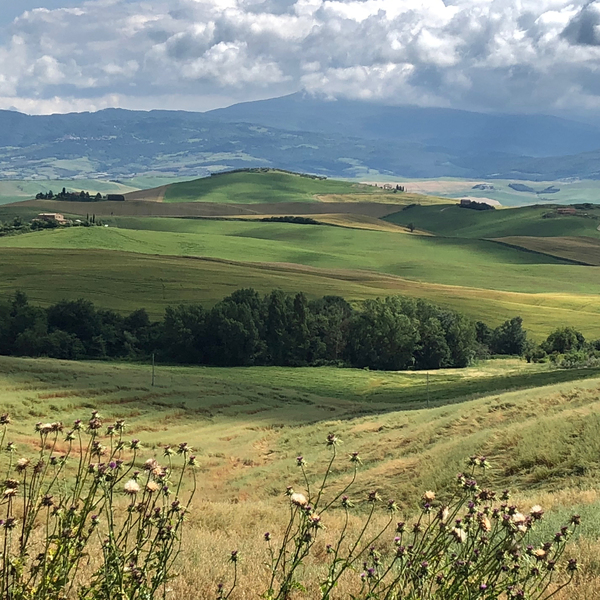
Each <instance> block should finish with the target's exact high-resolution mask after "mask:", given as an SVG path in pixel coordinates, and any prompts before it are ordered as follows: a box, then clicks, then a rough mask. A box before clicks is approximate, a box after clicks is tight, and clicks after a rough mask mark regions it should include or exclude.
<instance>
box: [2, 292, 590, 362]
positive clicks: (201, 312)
mask: <svg viewBox="0 0 600 600" xmlns="http://www.w3.org/2000/svg"><path fill="white" fill-rule="evenodd" d="M579 335H580V334H579ZM555 337H556V336H555ZM549 339H550V338H549ZM557 339H558V338H557ZM561 339H562V338H561ZM580 347H581V345H579V346H577V348H580ZM547 348H548V350H550V346H547ZM599 349H600V345H599ZM528 352H529V353H533V354H535V352H541V350H540V347H537V346H535V345H534V344H532V343H531V342H530V341H529V340H528V338H527V333H526V331H525V330H524V329H523V322H522V319H521V318H520V317H514V318H513V319H510V320H508V321H506V322H505V323H503V324H502V325H500V326H499V327H496V328H495V329H492V328H490V327H488V326H487V325H485V324H484V323H481V322H473V321H472V320H471V319H469V318H468V317H467V316H465V315H463V314H461V313H459V312H456V311H452V310H448V309H445V308H441V307H439V306H436V305H435V304H432V303H430V302H427V301H425V300H414V299H410V298H404V297H399V296H393V297H388V298H383V299H376V300H367V301H365V302H363V303H361V304H360V305H359V306H353V305H351V304H350V303H348V302H347V301H346V300H345V299H343V298H341V297H338V296H324V297H322V298H318V299H316V300H309V299H308V298H307V296H306V295H305V294H303V293H298V294H295V295H290V294H286V293H284V292H282V291H280V290H273V291H272V292H270V293H269V294H266V295H261V294H259V293H258V292H257V291H255V290H253V289H241V290H238V291H236V292H234V293H233V294H231V295H230V296H228V297H227V298H225V299H223V300H221V301H220V302H218V303H217V304H216V305H214V306H213V307H212V308H205V307H203V306H201V305H199V304H192V305H179V306H169V307H167V308H166V310H165V315H164V318H163V319H162V320H161V321H152V320H151V319H150V318H149V316H148V313H147V312H146V311H145V310H144V309H139V310H136V311H134V312H132V313H131V314H129V315H122V314H120V313H118V312H116V311H113V310H108V309H97V308H96V307H95V306H94V305H93V304H92V302H90V301H88V300H84V299H79V300H63V301H60V302H58V303H56V304H54V305H52V306H50V307H48V308H41V307H38V306H34V305H32V304H30V302H29V301H28V299H27V296H26V295H25V294H24V293H22V292H17V293H16V294H15V295H14V297H12V298H11V299H10V300H9V301H5V302H3V303H0V354H4V355H15V356H33V357H37V356H48V357H52V358H61V359H71V360H77V359H89V358H93V359H105V358H114V359H131V360H145V359H147V358H148V357H149V356H150V355H152V354H154V355H155V357H156V360H157V361H162V362H169V363H178V364H198V365H215V366H250V365H279V366H318V365H339V366H350V367H359V368H371V369H381V370H404V369H440V368H446V367H466V366H467V365H469V364H470V363H471V362H472V361H473V360H475V359H477V358H485V357H487V356H489V355H490V354H510V355H525V354H527V353H528ZM544 352H545V351H544ZM528 358H529V359H532V357H529V356H528ZM538 358H539V357H538Z"/></svg>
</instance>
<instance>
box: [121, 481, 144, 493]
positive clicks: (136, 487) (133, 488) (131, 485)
mask: <svg viewBox="0 0 600 600" xmlns="http://www.w3.org/2000/svg"><path fill="white" fill-rule="evenodd" d="M124 490H125V493H126V494H129V495H130V496H135V495H136V494H137V493H138V492H139V491H140V484H139V483H138V482H137V481H136V480H135V479H130V480H129V481H128V482H127V483H126V484H125V486H124Z"/></svg>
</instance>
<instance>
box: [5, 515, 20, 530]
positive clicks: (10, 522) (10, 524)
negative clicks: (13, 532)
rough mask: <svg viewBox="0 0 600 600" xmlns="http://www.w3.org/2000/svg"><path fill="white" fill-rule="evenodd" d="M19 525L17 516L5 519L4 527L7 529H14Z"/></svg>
mask: <svg viewBox="0 0 600 600" xmlns="http://www.w3.org/2000/svg"><path fill="white" fill-rule="evenodd" d="M16 526H17V519H16V518H15V517H8V518H7V519H6V521H4V527H5V528H6V529H14V528H15V527H16Z"/></svg>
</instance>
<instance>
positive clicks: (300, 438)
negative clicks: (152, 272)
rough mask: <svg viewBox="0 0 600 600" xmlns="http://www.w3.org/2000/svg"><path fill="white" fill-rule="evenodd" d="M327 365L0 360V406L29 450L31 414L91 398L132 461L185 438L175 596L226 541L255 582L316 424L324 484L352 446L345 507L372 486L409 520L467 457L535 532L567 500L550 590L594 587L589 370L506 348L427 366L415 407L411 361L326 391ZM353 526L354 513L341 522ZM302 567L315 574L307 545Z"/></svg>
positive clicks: (330, 374)
mask: <svg viewBox="0 0 600 600" xmlns="http://www.w3.org/2000/svg"><path fill="white" fill-rule="evenodd" d="M340 372H345V370H344V371H341V370H339V369H329V368H323V369H313V370H312V371H311V377H310V378H309V377H306V376H303V375H304V373H303V372H302V370H294V369H281V368H274V369H271V368H261V369H259V368H246V369H212V368H189V367H188V368H185V367H168V366H165V367H163V366H159V367H158V369H157V377H156V385H155V386H154V387H152V386H151V385H150V375H151V373H150V367H149V366H142V365H128V364H119V363H92V362H81V363H70V362H64V361H54V360H47V359H37V360H31V359H18V358H5V357H0V385H2V388H3V390H4V394H3V395H4V398H3V400H4V405H3V409H4V410H8V411H9V412H10V413H11V415H12V417H13V423H14V424H13V425H12V426H11V431H12V432H13V437H12V438H11V439H12V441H14V442H15V444H16V446H17V453H18V455H19V456H20V455H21V453H23V454H24V453H29V452H33V451H35V443H36V442H35V440H36V437H37V436H36V434H34V433H33V428H34V425H35V423H36V422H38V421H40V420H62V421H64V422H65V424H67V425H68V423H70V422H71V421H72V420H73V419H75V418H80V417H82V418H86V416H87V415H88V414H89V413H90V411H91V410H93V409H95V408H100V410H101V415H102V417H103V418H104V419H105V422H106V423H107V424H108V423H110V422H111V421H113V420H114V419H117V418H123V419H125V420H126V423H127V430H126V438H127V439H128V438H129V437H131V438H134V437H135V438H139V439H141V440H142V443H143V444H144V445H143V450H142V452H141V454H140V457H141V458H142V460H145V459H146V458H148V457H153V456H154V457H156V459H157V460H158V461H161V460H163V458H162V447H163V446H164V445H165V444H176V443H178V442H181V441H185V442H187V443H189V444H190V445H192V447H193V448H194V452H195V453H196V455H197V457H198V462H199V467H198V480H199V490H198V494H197V497H196V499H195V501H194V504H193V505H192V512H191V514H190V517H189V521H188V527H187V531H186V534H185V535H184V546H183V552H182V555H181V558H180V560H179V563H178V572H179V573H180V575H181V576H180V577H179V578H178V579H177V580H175V581H174V582H173V593H174V594H175V595H176V596H177V597H183V596H185V597H188V598H190V599H193V600H196V599H198V600H199V599H200V598H206V597H209V595H210V594H212V593H213V591H214V590H213V588H214V581H215V578H217V579H219V580H220V579H221V578H222V577H225V576H226V577H229V576H230V575H229V573H228V570H227V565H226V558H227V556H228V555H229V553H230V552H231V549H232V548H236V549H238V550H239V552H240V556H241V559H240V566H239V569H240V570H239V582H238V583H239V586H240V587H239V590H240V592H239V593H241V594H244V595H246V596H248V597H250V596H256V595H258V593H260V590H258V589H257V585H258V584H257V581H258V580H259V578H260V577H261V575H262V562H263V561H262V560H261V557H263V555H264V554H265V552H266V550H265V547H264V541H263V534H264V531H271V532H273V535H274V536H277V535H279V534H280V531H281V529H282V527H283V524H284V520H285V514H284V513H285V511H282V508H283V507H284V506H285V503H286V499H285V498H284V497H282V494H283V490H285V487H286V485H293V486H294V488H295V489H297V490H303V489H304V484H303V482H302V481H301V475H300V473H299V472H298V469H297V467H296V466H295V462H296V461H295V457H296V456H297V455H299V454H301V455H303V456H305V458H306V460H307V461H308V467H307V471H308V477H309V481H310V482H312V483H314V482H315V480H316V478H317V476H318V474H319V473H322V472H323V470H324V468H325V464H326V461H327V460H328V458H329V451H328V450H327V448H326V447H325V444H324V439H325V437H326V435H327V434H328V433H330V432H335V433H336V434H337V435H338V436H339V437H340V438H341V440H342V442H343V445H342V446H340V448H341V451H340V455H341V458H340V463H339V466H336V468H335V469H334V470H333V472H332V475H331V477H330V480H329V481H330V483H329V488H330V489H337V488H339V487H340V486H342V485H345V484H346V483H347V482H348V480H349V476H350V471H349V469H348V468H347V467H346V466H345V463H346V460H347V454H349V453H350V452H352V451H358V452H359V453H360V456H361V459H362V463H363V465H362V466H361V467H360V469H359V476H358V480H357V483H356V485H355V486H354V488H353V489H352V498H353V499H356V501H357V504H358V508H357V509H356V513H357V515H360V514H361V513H362V509H361V504H362V503H361V499H362V498H363V497H364V496H365V495H366V493H367V492H369V491H371V490H373V489H377V490H378V491H379V492H380V494H381V495H382V497H384V498H388V497H389V498H395V499H396V501H397V502H398V503H399V506H400V509H401V512H400V514H399V518H409V517H410V516H411V515H412V514H413V512H414V510H415V507H416V503H417V502H418V500H419V498H420V496H421V494H422V493H423V491H424V490H425V489H434V490H436V491H437V492H438V494H439V495H440V496H442V495H444V494H445V493H448V491H449V490H450V489H452V488H453V485H454V484H453V481H454V479H455V476H456V473H457V472H459V471H461V470H463V469H464V464H465V463H464V461H465V458H466V457H468V456H469V455H472V454H485V455H486V456H488V457H489V460H490V462H491V465H492V466H491V469H490V471H489V474H488V476H487V480H486V483H487V484H488V485H493V486H494V487H496V488H499V489H503V488H508V489H510V490H512V491H516V490H518V493H517V495H516V496H515V497H514V498H513V500H512V501H514V502H517V503H519V504H522V505H524V506H525V507H528V506H532V505H533V504H538V503H539V504H542V506H543V508H544V510H545V511H546V517H545V521H543V522H542V530H541V531H540V534H539V535H542V534H543V535H545V536H546V537H547V536H550V537H551V536H552V535H553V532H554V531H555V530H556V529H557V528H558V527H559V526H560V524H562V522H563V521H564V520H565V519H568V517H569V515H570V514H572V513H573V512H578V513H580V514H581V515H582V518H583V526H582V529H581V537H578V538H577V539H574V540H573V542H572V544H571V547H570V548H569V555H570V556H571V555H575V556H577V557H578V558H579V559H580V560H581V559H583V560H584V571H583V575H582V578H581V579H580V581H579V585H577V586H574V587H571V588H569V589H568V593H569V594H568V595H562V596H559V598H560V600H566V598H570V599H572V598H575V599H577V600H583V599H584V598H585V599H587V598H592V597H593V596H592V595H590V593H591V592H592V591H593V590H594V589H595V585H596V584H597V581H598V579H597V578H598V572H597V568H596V567H595V564H596V563H595V562H594V561H593V557H594V553H595V552H596V551H597V549H598V546H597V542H595V541H594V539H595V538H596V537H597V534H598V526H597V522H598V521H597V517H598V514H599V512H600V496H599V494H598V491H597V477H598V471H599V466H600V465H599V462H598V456H599V455H600V452H599V448H598V443H599V442H598V439H600V435H599V433H600V420H599V419H598V417H597V415H598V410H599V408H600V407H599V406H598V402H599V396H600V372H593V371H587V372H577V371H562V372H552V371H549V370H547V367H543V366H539V365H537V366H531V365H527V364H526V363H523V362H520V361H516V360H511V359H508V360H500V361H497V360H496V361H489V362H486V363H482V364H480V365H477V366H475V367H472V368H469V369H466V370H462V371H460V373H459V372H456V371H449V372H445V371H440V372H436V373H435V374H432V375H431V398H432V401H431V406H430V407H429V408H427V406H426V400H425V398H424V397H423V385H424V375H423V374H417V373H374V372H368V371H363V370H358V371H356V370H350V371H348V372H347V375H348V377H347V378H344V386H343V388H340V385H339V382H340V379H339V373H340ZM517 376H518V377H520V378H521V380H520V384H517V385H514V384H513V377H517ZM582 377H584V378H583V379H582ZM469 381H478V382H479V384H480V385H481V391H480V392H478V393H477V394H476V396H474V395H473V394H472V391H471V388H470V387H469V386H467V387H464V384H465V383H467V382H469ZM518 388H520V389H518ZM382 391H383V393H382ZM413 392H417V394H418V395H420V397H421V399H420V401H419V403H418V405H415V404H414V403H412V402H413V401H412V400H410V399H411V398H413ZM342 395H343V397H341V396H342ZM406 400H408V401H409V403H408V404H405V402H406ZM406 408H412V409H413V410H404V409H406ZM144 442H145V443H144ZM381 513H382V514H381V516H377V517H376V523H377V524H379V523H383V522H384V520H385V519H386V518H387V517H386V516H385V515H384V509H383V507H382V509H381ZM358 524H359V520H358V516H355V517H353V519H352V521H351V527H352V528H356V527H358ZM327 525H328V527H329V529H331V530H332V531H333V530H334V529H335V528H336V527H337V525H339V523H338V516H337V515H336V513H335V511H334V513H332V514H331V515H328V517H327ZM324 535H325V536H327V530H326V532H325V534H324ZM390 535H391V536H393V535H394V534H393V533H391V534H390ZM390 539H391V538H390ZM323 543H325V540H324V541H323ZM317 556H318V555H317ZM257 559H258V560H257ZM306 569H309V570H314V571H315V573H318V572H319V569H320V565H319V562H318V558H317V560H316V561H315V560H311V561H309V562H307V564H306Z"/></svg>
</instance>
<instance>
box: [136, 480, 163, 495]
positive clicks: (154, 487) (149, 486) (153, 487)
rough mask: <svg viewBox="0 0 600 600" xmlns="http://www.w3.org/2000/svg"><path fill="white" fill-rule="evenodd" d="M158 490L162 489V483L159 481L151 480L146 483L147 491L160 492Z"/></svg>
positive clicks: (151, 492)
mask: <svg viewBox="0 0 600 600" xmlns="http://www.w3.org/2000/svg"><path fill="white" fill-rule="evenodd" d="M136 485H137V484H136ZM158 490H160V485H158V483H156V481H149V482H148V483H147V484H146V491H147V492H148V493H149V494H153V493H154V492H158Z"/></svg>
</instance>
